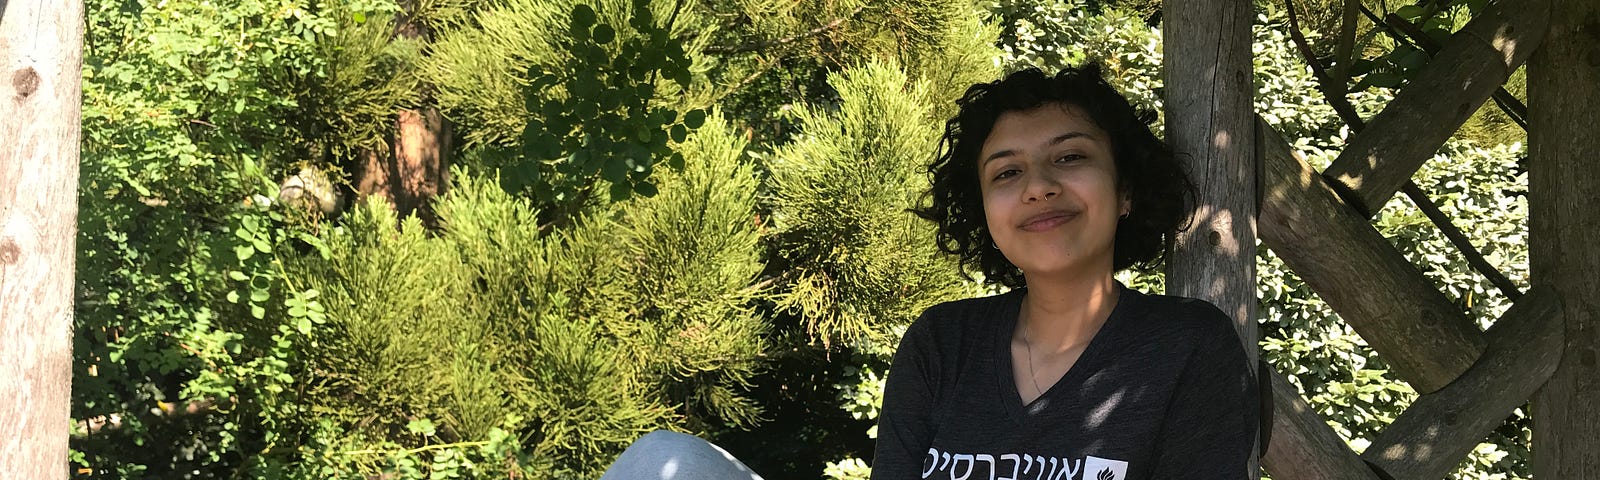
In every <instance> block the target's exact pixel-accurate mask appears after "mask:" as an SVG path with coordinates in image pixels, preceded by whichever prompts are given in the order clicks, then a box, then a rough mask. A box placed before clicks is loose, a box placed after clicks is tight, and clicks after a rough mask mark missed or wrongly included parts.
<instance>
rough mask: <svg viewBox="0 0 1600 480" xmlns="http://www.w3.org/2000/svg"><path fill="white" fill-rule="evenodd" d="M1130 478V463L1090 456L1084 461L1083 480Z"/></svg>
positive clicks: (1120, 479)
mask: <svg viewBox="0 0 1600 480" xmlns="http://www.w3.org/2000/svg"><path fill="white" fill-rule="evenodd" d="M1127 476H1128V462H1124V461H1121V460H1112V459H1109V458H1100V457H1096V456H1094V455H1089V456H1087V457H1084V459H1083V480H1122V479H1123V478H1127Z"/></svg>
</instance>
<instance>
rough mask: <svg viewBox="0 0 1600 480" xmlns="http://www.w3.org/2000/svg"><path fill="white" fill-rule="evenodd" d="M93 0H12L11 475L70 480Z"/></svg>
mask: <svg viewBox="0 0 1600 480" xmlns="http://www.w3.org/2000/svg"><path fill="white" fill-rule="evenodd" d="M82 51H83V2H82V1H81V0H0V112H4V114H3V115H0V398H4V401H0V472H4V473H3V474H0V475H4V476H5V477H6V478H27V479H63V478H67V437H68V434H69V430H68V427H69V426H70V425H71V423H70V421H69V419H70V418H71V408H70V406H71V401H72V400H71V387H72V341H71V340H72V300H73V293H72V292H73V260H74V250H73V249H74V246H75V244H76V239H77V238H76V237H77V218H78V209H77V206H78V151H79V148H78V144H79V137H80V129H81V125H82V123H81V111H80V108H81V105H82V97H83V95H82V84H81V75H82V72H83V71H82V62H83V57H82Z"/></svg>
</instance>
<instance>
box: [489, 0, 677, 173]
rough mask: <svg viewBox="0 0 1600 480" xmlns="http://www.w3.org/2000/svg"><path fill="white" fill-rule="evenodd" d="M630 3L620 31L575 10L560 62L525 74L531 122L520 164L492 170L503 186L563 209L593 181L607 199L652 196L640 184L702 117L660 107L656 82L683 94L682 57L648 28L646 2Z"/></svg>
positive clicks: (663, 33)
mask: <svg viewBox="0 0 1600 480" xmlns="http://www.w3.org/2000/svg"><path fill="white" fill-rule="evenodd" d="M632 3H633V4H632V10H631V15H630V16H629V19H628V21H627V23H626V25H621V24H616V23H608V22H602V21H600V15H599V14H598V13H597V12H596V9H595V8H594V7H592V6H590V5H583V4H580V5H576V6H574V7H573V8H572V12H571V16H570V21H569V22H568V24H567V27H568V28H569V29H570V30H571V32H570V33H571V37H570V42H569V43H566V49H567V55H566V56H565V58H563V59H562V60H560V62H559V63H558V64H550V65H543V66H536V67H532V68H529V70H528V77H527V78H528V87H527V89H526V90H525V91H524V101H525V102H526V107H527V111H528V113H529V114H530V115H531V116H532V117H533V118H529V119H528V121H527V124H526V126H525V127H524V129H523V132H522V135H521V137H520V138H519V140H520V143H521V145H520V147H521V148H520V149H518V150H519V151H520V152H521V157H522V158H521V159H520V161H517V162H514V164H513V165H510V166H508V168H505V169H503V170H502V171H501V175H502V177H501V180H502V182H503V183H504V184H505V185H507V186H508V188H509V187H511V186H515V187H517V188H518V189H527V190H530V191H531V192H532V193H533V194H534V196H535V197H536V198H537V199H538V200H539V201H541V202H564V201H569V200H574V199H580V198H586V197H587V196H586V195H580V194H581V193H584V192H594V191H595V190H598V188H599V187H596V186H591V185H594V184H595V183H596V182H597V181H602V183H608V184H610V187H609V193H610V196H611V198H612V199H613V200H623V199H627V198H630V197H632V196H633V195H639V196H645V197H648V196H652V195H655V193H656V186H655V185H654V184H653V183H650V182H649V181H648V180H649V178H650V175H651V173H652V172H654V170H655V166H656V164H657V163H660V162H665V163H666V164H667V165H669V166H672V167H673V168H681V167H682V166H683V163H684V161H683V157H682V156H681V155H678V154H677V153H676V152H673V151H672V147H671V144H674V143H682V142H684V141H686V140H688V137H689V133H690V131H692V130H694V129H696V128H699V127H700V126H701V125H703V124H704V123H705V112H704V111H702V110H691V111H689V112H687V113H686V114H684V115H681V116H680V115H679V112H678V111H675V110H674V109H672V108H664V107H662V106H659V104H660V100H661V99H660V98H659V97H658V89H657V88H656V87H657V83H656V82H661V81H668V82H676V83H678V84H679V87H683V88H687V87H688V85H689V81H690V80H691V78H692V77H691V73H690V71H689V65H690V60H689V58H688V55H687V53H686V50H685V48H684V43H683V41H682V40H679V39H675V38H673V37H672V36H671V35H669V33H668V32H667V30H666V29H665V28H664V27H663V26H660V25H657V24H656V20H655V17H654V15H653V14H652V13H651V11H650V9H649V2H647V1H636V2H632ZM680 117H681V118H680ZM595 193H598V192H595Z"/></svg>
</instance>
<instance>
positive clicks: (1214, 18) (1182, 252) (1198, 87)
mask: <svg viewBox="0 0 1600 480" xmlns="http://www.w3.org/2000/svg"><path fill="white" fill-rule="evenodd" d="M1163 16H1164V17H1165V18H1166V19H1167V21H1165V22H1163V23H1162V29H1163V32H1162V35H1163V36H1164V37H1165V38H1166V39H1167V41H1165V42H1163V48H1165V49H1166V50H1165V52H1164V53H1163V55H1162V57H1163V59H1164V60H1163V62H1164V63H1165V64H1166V65H1165V69H1166V78H1165V83H1166V93H1167V95H1166V101H1165V103H1166V111H1167V118H1166V120H1167V122H1166V123H1167V144H1168V145H1170V146H1171V147H1172V150H1173V152H1174V153H1176V154H1177V155H1178V158H1179V159H1180V160H1182V161H1183V162H1184V166H1185V167H1186V168H1187V169H1188V171H1189V175H1190V178H1191V179H1192V180H1194V182H1195V187H1196V192H1195V193H1196V198H1195V200H1196V202H1195V203H1196V209H1195V218H1194V223H1193V225H1191V226H1190V228H1189V230H1188V231H1185V232H1182V233H1179V234H1178V236H1177V239H1176V240H1177V241H1176V245H1175V248H1174V251H1173V252H1172V255H1171V256H1170V257H1169V258H1168V259H1167V290H1168V292H1169V293H1172V294H1174V295H1182V296H1186V297H1194V298H1200V299H1204V300H1207V301H1210V302H1211V303H1214V304H1216V305H1217V306H1218V307H1220V308H1222V311H1224V312H1228V314H1230V315H1232V316H1233V319H1234V326H1235V327H1237V329H1238V330H1239V337H1240V339H1241V340H1242V341H1243V342H1244V344H1245V347H1246V348H1245V350H1246V351H1248V352H1249V353H1250V358H1251V360H1254V359H1255V358H1256V355H1257V352H1256V335H1257V334H1256V326H1255V325H1256V321H1255V318H1256V317H1255V310H1256V309H1255V307H1256V270H1255V265H1256V263H1255V258H1256V201H1257V200H1256V199H1257V196H1256V159H1255V112H1254V106H1252V105H1251V102H1250V97H1251V95H1252V93H1253V92H1254V91H1255V89H1254V86H1253V85H1252V83H1251V74H1252V71H1253V70H1252V64H1251V61H1250V55H1251V53H1250V19H1251V13H1250V2H1245V1H1238V0H1207V1H1168V2H1165V6H1164V7H1163Z"/></svg>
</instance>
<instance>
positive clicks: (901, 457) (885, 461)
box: [872, 312, 939, 480]
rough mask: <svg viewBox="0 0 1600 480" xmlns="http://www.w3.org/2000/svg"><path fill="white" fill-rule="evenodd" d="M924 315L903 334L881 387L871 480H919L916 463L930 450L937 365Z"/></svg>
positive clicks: (927, 316) (934, 350) (928, 315)
mask: <svg viewBox="0 0 1600 480" xmlns="http://www.w3.org/2000/svg"><path fill="white" fill-rule="evenodd" d="M929 317H930V314H929V313H928V312H924V313H923V314H922V318H918V319H917V321H916V322H915V323H913V324H912V325H911V327H910V328H909V329H907V330H906V334H905V336H904V337H902V338H901V339H900V347H899V349H898V350H896V351H895V354H894V361H893V363H892V364H891V365H890V366H889V377H888V378H887V379H886V380H885V381H884V388H883V408H882V409H881V410H879V413H878V445H877V450H876V451H875V452H874V453H873V457H872V480H907V479H920V478H922V459H923V457H925V456H927V453H928V448H929V447H931V446H932V445H933V434H934V426H933V409H934V406H935V404H936V400H935V399H936V397H935V395H936V390H937V387H938V378H939V365H938V361H939V358H938V354H937V348H936V345H935V342H934V338H933V332H932V328H931V325H929V324H930V323H932V322H931V321H930V320H932V319H931V318H929Z"/></svg>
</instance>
